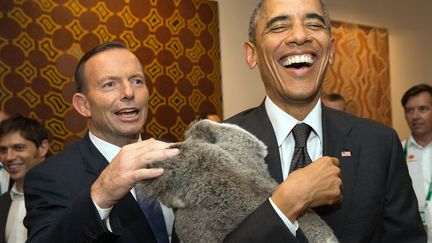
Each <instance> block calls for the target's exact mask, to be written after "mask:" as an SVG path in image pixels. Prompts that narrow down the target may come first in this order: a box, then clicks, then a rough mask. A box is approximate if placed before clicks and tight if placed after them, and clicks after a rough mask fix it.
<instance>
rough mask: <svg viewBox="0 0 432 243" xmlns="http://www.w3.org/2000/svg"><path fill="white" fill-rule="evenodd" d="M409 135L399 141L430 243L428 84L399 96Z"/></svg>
mask: <svg viewBox="0 0 432 243" xmlns="http://www.w3.org/2000/svg"><path fill="white" fill-rule="evenodd" d="M401 103H402V106H403V108H404V112H405V119H406V121H407V123H408V126H409V128H410V131H411V134H410V136H409V137H408V139H406V140H404V141H402V146H403V149H404V155H405V159H406V161H407V164H408V169H409V172H410V175H411V178H412V181H413V187H414V191H415V192H416V195H417V200H418V204H419V210H420V215H421V216H422V220H423V224H424V225H425V228H426V229H427V232H428V242H432V218H431V215H432V203H431V197H432V180H431V179H432V86H430V85H428V84H418V85H415V86H413V87H411V88H410V89H408V90H407V91H406V92H405V94H404V95H403V96H402V100H401Z"/></svg>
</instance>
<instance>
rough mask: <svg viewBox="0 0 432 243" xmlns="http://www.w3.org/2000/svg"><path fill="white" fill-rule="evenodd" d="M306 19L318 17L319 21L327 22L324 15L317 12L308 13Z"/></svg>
mask: <svg viewBox="0 0 432 243" xmlns="http://www.w3.org/2000/svg"><path fill="white" fill-rule="evenodd" d="M306 19H317V20H319V21H321V22H322V23H323V24H327V23H326V22H325V19H324V17H323V16H322V15H319V14H317V13H308V14H306Z"/></svg>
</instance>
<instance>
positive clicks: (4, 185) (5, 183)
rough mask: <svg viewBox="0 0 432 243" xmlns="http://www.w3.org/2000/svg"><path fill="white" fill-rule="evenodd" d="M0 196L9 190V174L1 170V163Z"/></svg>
mask: <svg viewBox="0 0 432 243" xmlns="http://www.w3.org/2000/svg"><path fill="white" fill-rule="evenodd" d="M0 165H1V166H0V195H2V194H3V193H6V192H7V191H8V189H9V180H10V176H9V173H7V171H6V170H5V169H4V168H3V165H2V163H1V162H0Z"/></svg>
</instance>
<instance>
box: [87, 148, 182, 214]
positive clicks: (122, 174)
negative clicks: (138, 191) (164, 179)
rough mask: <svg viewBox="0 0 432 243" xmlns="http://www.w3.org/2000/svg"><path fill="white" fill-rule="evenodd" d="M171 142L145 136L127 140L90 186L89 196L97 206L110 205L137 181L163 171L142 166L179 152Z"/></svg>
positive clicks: (157, 174) (155, 175)
mask: <svg viewBox="0 0 432 243" xmlns="http://www.w3.org/2000/svg"><path fill="white" fill-rule="evenodd" d="M171 145H172V144H170V143H165V142H162V141H158V140H155V139H148V140H145V141H140V142H137V143H133V144H129V145H126V146H124V147H122V149H121V150H120V152H119V153H118V155H117V156H116V157H115V158H114V159H113V161H112V162H111V163H110V164H109V165H108V166H107V167H106V168H105V169H104V170H103V171H102V173H101V175H100V176H99V177H98V178H97V180H96V181H95V182H94V183H93V185H92V187H91V198H92V200H93V202H95V203H96V204H97V205H98V206H99V207H101V208H110V207H112V206H113V205H114V204H116V203H117V201H119V200H120V199H121V198H122V197H123V196H124V195H126V194H127V193H128V192H129V191H130V190H131V189H132V187H134V186H135V184H136V183H137V182H139V181H142V180H146V179H151V178H154V177H157V176H160V175H162V174H163V169H161V168H153V169H146V168H145V165H146V164H148V163H151V162H154V161H160V160H165V159H168V158H170V157H172V156H175V155H177V154H178V153H179V150H178V149H176V148H170V146H171Z"/></svg>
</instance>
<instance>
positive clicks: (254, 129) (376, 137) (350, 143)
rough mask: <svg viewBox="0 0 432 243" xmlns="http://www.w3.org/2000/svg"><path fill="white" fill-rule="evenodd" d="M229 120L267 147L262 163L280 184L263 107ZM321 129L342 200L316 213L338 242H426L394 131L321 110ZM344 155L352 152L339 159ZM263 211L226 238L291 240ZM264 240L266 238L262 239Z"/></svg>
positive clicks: (273, 141)
mask: <svg viewBox="0 0 432 243" xmlns="http://www.w3.org/2000/svg"><path fill="white" fill-rule="evenodd" d="M227 122H230V123H234V124H237V125H240V126H241V127H243V128H244V129H246V130H248V131H249V132H251V133H252V134H255V135H256V136H257V137H258V138H259V139H260V140H262V141H263V142H264V143H265V144H266V145H267V147H268V152H269V154H268V155H267V157H266V163H267V164H268V167H269V171H270V174H271V175H272V176H273V177H274V178H275V179H276V180H277V181H278V182H282V180H283V179H282V169H281V162H280V156H279V149H278V145H277V141H276V137H275V133H274V130H273V127H272V125H271V122H270V120H269V118H268V115H267V112H266V110H265V106H264V103H263V104H261V105H260V106H259V107H256V108H253V109H249V110H247V111H244V112H242V113H240V114H238V115H236V116H234V117H232V118H230V119H228V120H227ZM322 127H323V155H325V156H333V157H337V158H339V160H340V168H341V178H342V182H343V188H342V193H343V201H342V203H340V204H337V205H333V206H322V207H318V208H315V210H316V211H317V213H318V214H320V216H321V217H322V218H323V219H324V220H325V221H326V222H327V223H328V224H329V226H330V227H331V228H332V229H333V230H334V232H335V234H336V236H337V237H338V239H339V240H340V241H341V242H349V243H355V242H410V243H412V242H426V236H425V232H424V229H423V226H422V222H421V219H420V216H419V213H418V207H417V199H416V197H415V194H414V191H413V188H412V185H411V179H410V177H409V174H408V169H407V166H406V163H405V161H404V158H403V154H402V148H401V144H400V141H399V138H398V136H397V134H396V132H395V131H394V130H393V129H391V128H388V127H386V126H384V125H381V124H379V123H376V122H373V121H370V120H366V119H362V118H358V117H355V116H352V115H350V114H348V113H344V112H339V111H336V110H333V109H329V108H326V107H324V106H322ZM343 151H349V152H350V153H351V154H350V155H349V154H348V155H347V154H345V156H342V154H341V152H343ZM265 204H268V203H267V202H266V203H265ZM267 206H268V205H267ZM262 207H266V206H264V205H263V206H262ZM267 211H268V212H267V213H268V214H267V215H266V216H264V214H265V212H264V211H263V210H260V209H257V210H256V211H255V212H253V213H252V214H251V215H250V216H249V217H248V218H246V219H245V220H244V221H243V222H242V224H240V225H239V227H237V229H236V230H234V231H233V232H232V233H231V234H230V235H229V236H228V238H227V239H229V240H232V242H295V240H294V241H293V238H292V236H291V234H289V233H288V234H289V235H285V234H286V231H283V232H277V230H281V229H280V227H281V226H280V222H278V221H281V220H280V219H278V216H277V215H276V214H275V213H271V212H270V211H273V209H271V208H268V207H267ZM264 224H270V225H274V227H275V228H273V229H271V228H269V227H271V226H268V225H264ZM276 225H278V226H277V228H276ZM263 227H264V230H263ZM269 230H270V231H269ZM271 231H273V232H271ZM244 232H247V233H249V235H247V234H244ZM272 233H276V234H277V235H278V238H272V237H273V236H272ZM256 235H257V237H258V238H256ZM266 237H269V238H268V239H270V240H269V241H266V240H265V239H266ZM255 239H258V240H255Z"/></svg>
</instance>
